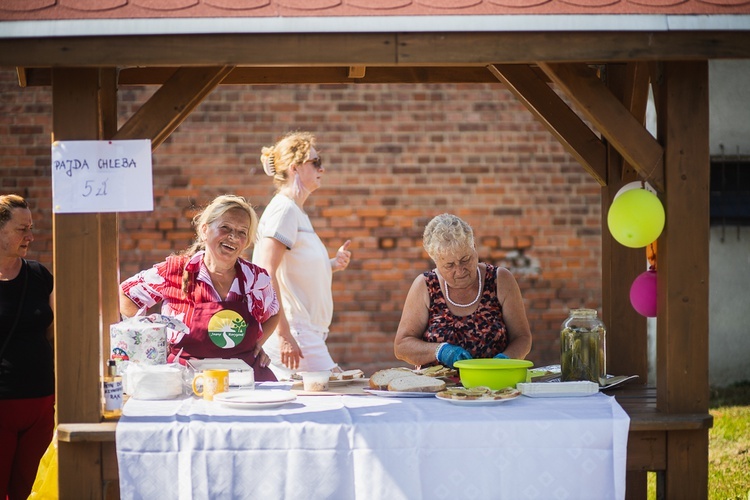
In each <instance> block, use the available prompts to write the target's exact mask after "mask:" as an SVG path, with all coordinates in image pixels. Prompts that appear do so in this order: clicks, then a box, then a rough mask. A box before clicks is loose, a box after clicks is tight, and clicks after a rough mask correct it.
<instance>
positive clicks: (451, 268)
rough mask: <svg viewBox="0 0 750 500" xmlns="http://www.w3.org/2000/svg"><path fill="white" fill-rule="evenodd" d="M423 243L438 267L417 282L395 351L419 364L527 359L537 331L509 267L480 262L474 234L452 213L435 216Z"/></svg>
mask: <svg viewBox="0 0 750 500" xmlns="http://www.w3.org/2000/svg"><path fill="white" fill-rule="evenodd" d="M422 241H423V246H424V249H425V251H426V252H427V254H428V255H429V256H430V258H431V259H432V260H433V261H434V262H435V265H436V268H435V269H434V270H432V271H428V272H426V273H424V274H422V275H420V276H417V278H416V279H415V280H414V282H413V283H412V285H411V288H410V289H409V293H408V295H407V296H406V303H405V304H404V310H403V312H402V315H401V322H400V323H399V325H398V331H397V332H396V339H395V342H394V353H395V354H396V357H397V358H398V359H400V360H403V361H406V362H408V363H412V364H414V365H417V366H424V365H430V364H434V363H440V364H442V365H444V366H449V367H453V363H455V362H456V361H458V360H461V359H472V358H515V359H523V358H525V357H526V355H527V354H528V353H529V351H530V350H531V330H530V329H529V321H528V319H527V318H526V309H525V307H524V304H523V299H522V297H521V290H520V289H519V287H518V283H517V282H516V279H515V278H514V277H513V275H512V274H511V273H510V271H508V270H507V269H505V268H503V267H495V266H493V265H491V264H484V263H481V262H479V256H478V255H477V251H476V248H475V246H474V232H473V231H472V229H471V226H469V225H468V224H467V223H466V222H464V221H463V220H461V219H460V218H458V217H456V216H455V215H452V214H442V215H438V216H437V217H435V218H433V219H432V220H431V221H430V222H429V223H428V224H427V227H426V228H425V231H424V235H423V238H422Z"/></svg>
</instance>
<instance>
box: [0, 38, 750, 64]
mask: <svg viewBox="0 0 750 500" xmlns="http://www.w3.org/2000/svg"><path fill="white" fill-rule="evenodd" d="M217 54H219V55H220V56H217ZM217 57H218V58H217ZM722 58H726V59H730V58H731V59H747V58H750V32H749V31H741V30H738V31H705V30H703V31H663V32H652V31H637V32H635V31H628V32H622V31H619V32H618V31H611V32H572V31H554V32H543V31H534V32H522V31H517V32H513V31H498V32H481V33H479V32H455V33H445V32H441V33H398V34H397V33H269V34H242V33H232V34H206V35H199V34H190V35H153V36H147V35H137V36H135V35H134V36H82V37H50V38H37V39H29V38H3V39H0V66H7V67H15V66H25V67H60V66H79V67H103V66H117V67H127V66H173V67H175V66H212V65H215V64H216V63H217V61H218V60H220V61H221V62H222V64H226V65H233V66H279V67H283V66H345V67H348V66H368V68H369V67H371V66H393V65H398V66H481V67H486V66H488V65H490V64H507V63H524V64H529V63H533V62H534V61H549V62H583V63H596V62H606V61H623V62H626V61H658V60H663V61H669V60H673V61H674V60H699V59H722Z"/></svg>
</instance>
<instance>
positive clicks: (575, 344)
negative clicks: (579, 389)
mask: <svg viewBox="0 0 750 500" xmlns="http://www.w3.org/2000/svg"><path fill="white" fill-rule="evenodd" d="M606 351H607V328H606V327H605V326H604V323H603V322H602V320H600V319H599V318H598V317H597V313H596V310H595V309H572V310H571V311H570V316H568V318H567V319H566V320H565V321H563V324H562V330H561V331H560V371H561V377H560V379H561V380H562V381H563V382H566V381H571V380H590V381H591V382H596V383H597V384H602V383H604V381H605V380H606V378H607V358H606Z"/></svg>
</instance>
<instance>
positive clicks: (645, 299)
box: [630, 269, 656, 318]
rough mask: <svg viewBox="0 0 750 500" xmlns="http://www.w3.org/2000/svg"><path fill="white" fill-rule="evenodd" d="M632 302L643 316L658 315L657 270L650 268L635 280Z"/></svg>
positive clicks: (631, 292) (634, 307)
mask: <svg viewBox="0 0 750 500" xmlns="http://www.w3.org/2000/svg"><path fill="white" fill-rule="evenodd" d="M630 303H631V304H632V305H633V309H635V310H636V311H637V312H638V314H640V315H641V316H646V317H647V318H655V317H656V271H653V270H651V269H649V270H648V271H646V272H643V273H641V274H639V275H638V277H637V278H636V279H635V280H633V284H632V285H631V286H630Z"/></svg>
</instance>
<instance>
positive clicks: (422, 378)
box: [370, 368, 445, 392]
mask: <svg viewBox="0 0 750 500" xmlns="http://www.w3.org/2000/svg"><path fill="white" fill-rule="evenodd" d="M370 387H372V388H373V389H378V390H381V391H395V392H439V391H442V390H443V389H445V382H444V381H443V380H440V379H438V378H435V377H428V376H426V375H418V374H416V373H414V372H413V371H411V370H409V369H408V368H388V369H385V370H380V371H377V372H375V373H373V374H372V376H371V377H370Z"/></svg>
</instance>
